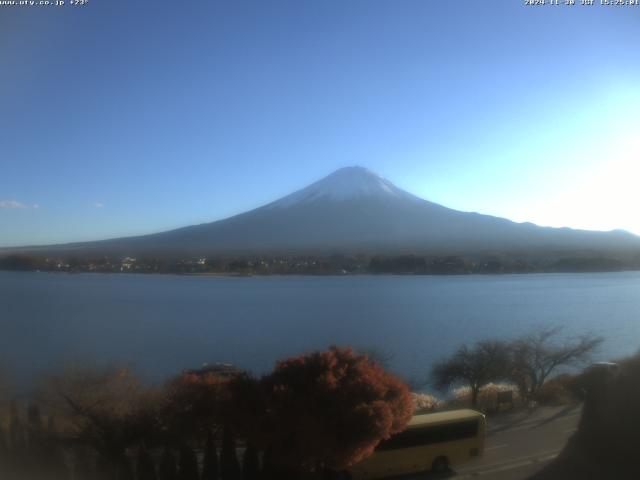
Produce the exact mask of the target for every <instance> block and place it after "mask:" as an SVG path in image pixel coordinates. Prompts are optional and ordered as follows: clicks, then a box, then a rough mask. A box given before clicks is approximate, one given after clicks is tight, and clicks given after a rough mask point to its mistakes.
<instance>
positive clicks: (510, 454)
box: [407, 405, 581, 480]
mask: <svg viewBox="0 0 640 480" xmlns="http://www.w3.org/2000/svg"><path fill="white" fill-rule="evenodd" d="M580 413H581V406H579V405H578V406H567V407H540V408H538V409H536V410H535V411H533V412H528V411H525V412H517V413H512V414H511V413H506V414H501V415H499V416H496V417H492V418H489V419H488V420H487V440H486V445H485V451H484V455H483V456H482V457H481V458H479V459H477V460H473V461H471V462H468V463H465V464H463V465H460V466H459V467H454V468H453V471H451V472H450V473H447V474H445V475H431V474H429V473H425V474H422V475H417V476H411V477H410V480H434V479H436V478H438V479H440V478H442V479H444V478H446V479H447V480H449V479H455V480H463V479H464V480H467V479H472V478H474V479H478V478H485V479H487V480H489V479H490V480H525V479H527V478H529V477H530V476H531V475H532V474H534V473H535V472H537V471H538V470H540V469H541V468H542V467H543V466H545V465H546V464H547V463H548V462H549V461H551V460H552V459H554V458H555V457H556V456H557V455H558V453H560V451H561V450H562V448H563V447H564V446H565V444H566V443H567V440H568V439H569V437H570V436H571V435H572V434H573V432H575V430H576V427H577V425H578V421H579V419H580ZM407 480H409V479H408V478H407Z"/></svg>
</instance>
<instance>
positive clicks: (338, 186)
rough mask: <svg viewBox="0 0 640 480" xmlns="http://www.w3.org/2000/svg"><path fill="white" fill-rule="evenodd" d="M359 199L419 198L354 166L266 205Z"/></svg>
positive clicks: (291, 204) (281, 206)
mask: <svg viewBox="0 0 640 480" xmlns="http://www.w3.org/2000/svg"><path fill="white" fill-rule="evenodd" d="M357 198H378V199H384V198H395V199H406V200H419V198H418V197H416V196H414V195H412V194H410V193H409V192H405V191H404V190H402V189H400V188H398V187H396V186H395V185H394V184H393V183H391V182H390V181H389V180H386V179H385V178H382V177H381V176H380V175H378V174H376V173H374V172H372V171H371V170H368V169H366V168H364V167H358V166H355V167H344V168H341V169H339V170H336V171H335V172H333V173H331V174H330V175H328V176H326V177H324V178H323V179H321V180H318V181H317V182H315V183H312V184H311V185H309V186H308V187H306V188H303V189H302V190H298V191H296V192H294V193H292V194H290V195H287V196H286V197H283V198H281V199H280V200H277V201H275V202H273V203H271V204H269V205H267V208H288V207H291V206H294V205H298V204H305V203H313V202H316V201H319V200H330V201H344V200H349V199H357Z"/></svg>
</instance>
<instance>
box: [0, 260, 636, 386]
mask: <svg viewBox="0 0 640 480" xmlns="http://www.w3.org/2000/svg"><path fill="white" fill-rule="evenodd" d="M536 325H564V327H565V330H564V332H565V333H566V334H568V335H575V334H580V333H583V332H585V331H589V332H593V333H596V334H600V335H603V336H604V337H606V342H605V344H604V345H603V347H602V348H601V351H600V353H599V355H598V358H599V359H608V358H611V357H616V356H620V355H626V354H630V353H633V352H635V351H636V350H638V349H640V272H630V273H629V272H625V273H600V274H540V275H504V276H450V277H442V276H437V277H429V276H357V277H351V276H347V277H290V276H288V277H253V278H225V277H193V276H169V275H167V276H162V275H133V274H129V275H108V274H73V275H69V274H49V273H13V272H0V362H3V363H4V364H5V365H7V364H8V366H9V369H10V370H11V371H12V372H14V376H17V375H20V377H21V378H33V377H34V376H35V375H36V374H39V373H41V372H43V371H47V370H50V369H52V368H54V367H55V366H57V365H58V364H59V363H60V362H65V363H66V362H78V361H88V360H91V361H97V362H114V361H115V362H118V363H122V362H131V363H133V364H135V365H136V366H137V367H138V368H139V370H140V371H141V372H143V373H144V374H145V375H146V376H147V377H148V378H150V379H154V380H159V379H162V378H164V377H165V376H167V375H170V374H173V373H176V372H179V371H180V370H181V369H182V368H190V367H198V366H200V365H201V364H202V363H204V362H217V361H220V362H230V363H234V364H237V365H238V366H241V367H244V368H248V369H251V370H253V371H255V372H262V371H266V370H269V369H271V367H272V366H273V364H274V362H275V360H276V359H278V358H282V357H286V356H289V355H294V354H298V353H301V352H305V351H309V350H312V349H317V348H325V347H327V346H329V345H333V344H337V345H353V346H356V347H359V348H364V349H377V350H380V351H383V352H385V353H387V354H390V355H391V356H392V360H391V362H390V366H391V368H392V369H393V370H395V371H396V372H398V373H401V374H403V375H404V376H406V377H407V378H412V379H418V378H423V377H425V375H426V373H427V372H428V368H429V366H430V364H432V363H433V362H434V360H436V359H438V358H440V357H441V356H443V355H447V354H449V353H451V351H452V350H453V349H455V348H456V346H457V345H459V344H460V343H461V342H464V341H474V340H477V339H481V338H487V337H501V338H509V337H513V336H515V335H518V334H520V333H523V332H525V331H527V330H528V329H530V328H532V327H534V326H536Z"/></svg>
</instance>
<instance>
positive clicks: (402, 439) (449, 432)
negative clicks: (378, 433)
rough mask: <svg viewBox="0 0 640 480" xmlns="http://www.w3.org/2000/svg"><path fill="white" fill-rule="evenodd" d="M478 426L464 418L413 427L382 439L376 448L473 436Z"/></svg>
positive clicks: (408, 445) (395, 448)
mask: <svg viewBox="0 0 640 480" xmlns="http://www.w3.org/2000/svg"><path fill="white" fill-rule="evenodd" d="M478 428H479V424H478V420H465V421H462V422H452V423H446V424H443V425H434V426H428V427H423V428H413V429H409V430H405V431H404V432H401V433H399V434H397V435H395V436H393V437H391V438H389V439H388V440H384V441H382V442H381V443H380V444H379V445H378V447H377V448H376V450H379V451H384V450H398V449H402V448H411V447H417V446H420V445H428V444H433V443H441V442H451V441H454V440H462V439H465V438H473V437H475V436H477V435H478Z"/></svg>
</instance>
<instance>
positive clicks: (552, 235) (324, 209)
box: [20, 167, 640, 257]
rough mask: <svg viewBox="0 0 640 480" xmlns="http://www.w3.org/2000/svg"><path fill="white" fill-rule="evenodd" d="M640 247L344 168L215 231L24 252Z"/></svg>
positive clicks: (616, 235) (623, 236) (617, 236)
mask: <svg viewBox="0 0 640 480" xmlns="http://www.w3.org/2000/svg"><path fill="white" fill-rule="evenodd" d="M639 248H640V237H637V236H635V235H632V234H630V233H628V232H624V231H620V230H615V231H611V232H596V231H586V230H572V229H569V228H549V227H539V226H536V225H534V224H531V223H515V222H512V221H510V220H507V219H504V218H498V217H493V216H489V215H481V214H478V213H469V212H461V211H457V210H452V209H450V208H446V207H444V206H441V205H438V204H436V203H432V202H429V201H427V200H424V199H421V198H419V197H417V196H415V195H412V194H411V193H408V192H406V191H404V190H402V189H400V188H398V187H396V186H395V185H394V184H393V183H391V182H390V181H388V180H386V179H384V178H382V177H380V176H378V175H377V174H375V173H373V172H371V171H369V170H367V169H365V168H362V167H346V168H342V169H340V170H337V171H335V172H333V173H332V174H330V175H328V176H327V177H325V178H323V179H321V180H319V181H317V182H315V183H313V184H311V185H309V186H308V187H306V188H303V189H302V190H299V191H296V192H294V193H292V194H290V195H288V196H285V197H283V198H281V199H279V200H276V201H275V202H272V203H269V204H267V205H264V206H262V207H259V208H256V209H254V210H251V211H248V212H246V213H242V214H240V215H236V216H233V217H230V218H226V219H223V220H219V221H215V222H212V223H206V224H200V225H194V226H190V227H184V228H179V229H176V230H171V231H167V232H162V233H156V234H151V235H143V236H137V237H127V238H118V239H112V240H103V241H96V242H86V243H74V244H66V245H57V246H53V247H37V248H36V247H32V248H28V249H26V248H22V249H20V250H22V251H25V250H28V251H32V252H34V251H40V252H45V251H46V252H52V251H56V252H58V253H62V251H68V252H73V254H77V255H97V254H101V255H123V256H124V255H129V256H143V255H163V256H183V257H184V256H207V255H251V254H306V253H308V254H333V253H345V254H349V253H375V254H387V253H423V254H480V253H505V252H511V253H516V252H527V253H535V254H540V253H544V252H563V251H572V252H575V251H589V252H594V251H621V250H624V251H631V250H632V249H639Z"/></svg>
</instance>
